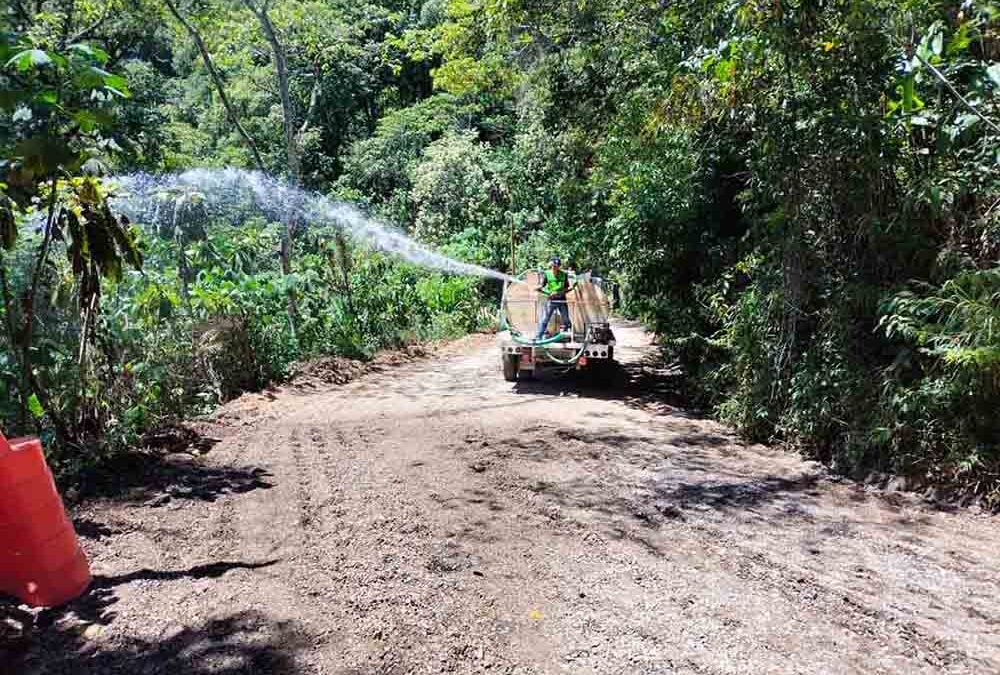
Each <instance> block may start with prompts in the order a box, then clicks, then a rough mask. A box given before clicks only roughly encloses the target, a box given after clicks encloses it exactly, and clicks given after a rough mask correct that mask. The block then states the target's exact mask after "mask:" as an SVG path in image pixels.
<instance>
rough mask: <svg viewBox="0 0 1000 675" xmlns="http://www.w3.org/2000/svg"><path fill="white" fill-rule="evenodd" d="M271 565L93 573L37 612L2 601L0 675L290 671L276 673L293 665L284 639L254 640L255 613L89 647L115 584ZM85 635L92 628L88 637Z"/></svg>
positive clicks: (260, 621) (262, 623)
mask: <svg viewBox="0 0 1000 675" xmlns="http://www.w3.org/2000/svg"><path fill="white" fill-rule="evenodd" d="M277 562H278V561H277V560H267V561H263V562H257V563H248V562H241V561H232V562H216V563H209V564H205V565H195V566H194V567H191V568H189V569H186V570H150V569H141V570H136V571H135V572H130V573H128V574H122V575H118V576H101V575H97V576H95V577H94V581H93V583H92V584H91V586H90V589H89V590H88V591H87V592H86V593H85V594H83V595H82V596H80V597H79V598H77V599H76V600H74V601H72V602H70V603H67V604H66V605H63V606H61V607H56V608H50V609H45V610H42V611H40V612H37V613H34V612H31V611H27V610H25V609H23V608H22V607H21V606H19V605H18V601H17V600H16V599H14V598H2V597H0V675H7V674H8V673H10V674H11V675H12V674H13V673H27V672H38V673H67V674H68V673H95V674H96V673H146V672H154V673H155V672H161V671H163V672H166V671H169V670H173V671H174V672H183V673H194V674H195V675H198V674H201V673H233V674H234V675H235V673H256V672H268V673H270V672H276V673H285V672H293V671H292V670H288V669H286V670H282V668H285V667H289V668H290V664H291V660H290V658H286V656H283V652H282V650H286V651H287V648H288V647H289V645H294V644H295V643H294V642H292V643H288V644H286V642H288V641H287V640H286V639H285V638H284V637H279V638H277V639H275V640H274V641H273V642H265V643H260V641H259V634H260V632H261V631H262V630H264V629H265V628H266V627H267V626H266V620H265V619H264V617H263V615H260V614H254V613H249V614H248V613H241V614H236V615H232V616H230V617H227V618H225V619H217V620H213V621H209V622H207V623H206V624H204V626H203V627H202V628H201V629H185V630H183V631H182V632H180V633H179V634H178V635H177V636H175V637H174V638H171V639H169V640H167V641H165V642H159V643H155V644H154V643H146V642H143V641H139V640H134V641H128V642H126V644H125V645H124V646H121V645H118V644H116V645H114V648H113V649H105V648H104V647H103V645H98V644H97V642H95V640H96V639H97V636H98V635H100V634H101V632H102V631H103V628H104V627H106V626H109V625H111V624H112V623H113V622H114V620H115V619H116V618H117V613H116V612H114V611H113V609H112V608H113V606H114V605H115V604H116V603H117V602H118V597H117V596H116V595H115V593H114V588H115V587H117V586H121V585H123V584H127V583H131V582H135V581H176V580H180V579H206V578H210V579H215V578H218V577H221V576H222V575H223V574H225V573H227V572H229V571H232V570H238V569H246V570H258V569H262V568H266V567H270V566H271V565H274V564H275V563H277ZM251 628H252V630H250V629H251ZM272 628H273V627H272ZM279 628H280V627H279ZM88 630H89V631H92V633H90V634H89V635H88V634H87V632H88ZM245 631H249V637H250V638H251V641H252V643H251V644H245V643H244V642H243V638H242V637H241V636H240V635H239V634H240V633H242V632H245ZM279 632H280V631H279ZM279 647H280V649H279ZM182 652H183V653H182ZM206 657H208V659H209V661H211V660H212V659H215V660H216V661H223V660H224V661H226V662H227V663H230V664H231V665H225V666H224V667H221V668H219V667H217V666H213V665H210V664H208V663H203V661H204V660H205V659H206Z"/></svg>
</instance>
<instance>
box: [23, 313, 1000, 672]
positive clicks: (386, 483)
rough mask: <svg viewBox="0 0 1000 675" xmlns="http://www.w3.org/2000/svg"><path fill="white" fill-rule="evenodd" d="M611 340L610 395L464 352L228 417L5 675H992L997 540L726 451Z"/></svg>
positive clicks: (103, 550)
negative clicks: (617, 366) (529, 376)
mask: <svg viewBox="0 0 1000 675" xmlns="http://www.w3.org/2000/svg"><path fill="white" fill-rule="evenodd" d="M618 332H619V339H620V341H621V342H623V343H624V344H625V347H623V348H620V349H619V353H618V355H619V357H620V358H621V360H622V361H624V362H625V363H626V370H627V372H628V374H629V376H630V377H631V378H632V382H630V383H629V384H623V385H619V386H617V387H614V388H612V389H611V390H609V391H606V392H603V393H602V392H601V391H599V390H598V391H595V390H592V389H589V388H588V387H586V386H584V385H583V384H582V383H581V382H579V381H577V380H574V379H566V378H561V379H556V380H553V381H542V382H527V383H523V384H518V385H511V384H509V383H505V382H504V381H503V379H502V378H501V377H500V374H499V372H498V364H497V359H496V355H495V351H494V349H493V347H492V342H490V341H489V340H488V339H487V338H476V339H471V340H468V341H466V342H465V343H463V345H464V346H463V349H465V350H466V351H465V353H462V352H463V350H462V349H454V350H452V351H453V352H454V353H452V354H451V355H444V356H439V357H437V358H434V359H429V360H423V361H420V362H414V363H409V364H407V365H403V366H400V367H398V368H393V369H387V370H385V371H383V372H381V373H376V374H373V375H369V376H367V377H363V378H361V379H359V380H356V381H354V382H352V383H350V384H347V385H344V386H341V387H332V388H328V389H325V390H323V389H320V390H314V391H308V390H302V389H299V390H292V391H285V392H283V393H280V394H278V395H276V396H271V397H261V396H258V397H252V399H250V400H249V402H247V401H244V402H241V404H240V405H237V406H234V407H232V410H231V411H230V412H229V413H228V414H227V415H228V416H224V417H223V419H225V420H227V424H228V425H229V426H228V427H227V428H226V429H227V430H226V437H225V438H224V439H223V441H222V442H221V443H219V444H218V445H216V446H215V447H214V448H213V449H212V450H211V451H210V452H208V453H207V454H206V455H205V456H204V457H202V458H201V459H200V460H198V461H194V462H188V463H184V464H179V465H176V466H175V467H174V468H173V469H172V470H173V472H174V473H172V474H171V476H170V480H169V481H167V482H168V483H169V484H167V485H164V486H161V487H163V490H162V491H161V493H159V494H157V493H154V494H143V495H142V497H141V500H139V501H137V500H136V499H132V500H127V499H121V498H119V499H116V500H106V501H103V502H97V503H91V504H89V505H87V506H85V507H81V508H80V509H78V510H77V511H76V513H75V516H76V519H77V523H78V526H79V528H80V531H81V533H82V535H83V537H84V544H85V546H86V549H87V552H88V553H89V555H90V556H91V559H92V562H93V568H94V571H95V573H96V574H97V575H98V577H97V580H96V582H95V588H94V590H93V591H92V592H91V594H90V595H88V596H87V597H86V598H84V599H82V600H81V601H79V602H77V603H75V604H74V605H73V606H72V607H70V608H68V609H66V610H61V611H58V612H50V613H46V614H44V615H42V616H40V617H39V624H40V627H39V628H38V629H36V631H35V633H34V634H32V636H31V637H30V639H28V640H26V641H25V643H24V644H23V645H22V646H21V648H20V651H18V652H17V653H14V652H10V653H8V654H7V664H8V666H7V667H8V670H9V671H10V672H18V673H140V674H156V673H165V674H170V675H175V674H178V675H179V674H188V673H193V674H195V675H208V674H209V673H225V674H235V673H276V674H284V673H324V674H327V673H328V674H330V675H349V674H351V675H368V674H373V675H374V674H393V675H403V674H405V673H518V674H522V675H528V674H541V673H574V674H577V673H578V674H586V673H602V674H603V673H608V674H611V673H621V674H632V673H643V674H645V673H649V674H652V673H656V674H668V673H677V674H688V673H690V674H718V675H722V674H732V673H747V674H754V675H756V674H761V673H808V674H820V673H822V674H831V673H865V674H875V673H886V674H890V673H891V674H899V673H914V674H920V673H926V674H928V675H929V674H932V673H933V674H938V673H976V674H983V673H1000V630H998V628H1000V584H998V576H1000V575H998V569H1000V546H998V544H997V543H996V542H997V535H998V533H1000V527H998V525H1000V522H998V521H997V520H995V519H993V518H990V517H987V516H983V515H977V514H973V513H969V512H967V511H946V510H941V509H935V508H932V507H931V506H928V505H924V504H921V503H920V502H919V501H918V500H917V499H916V498H915V497H912V496H908V495H900V494H879V493H875V492H870V491H866V490H865V489H864V488H863V487H861V486H858V485H854V484H851V483H847V482H838V481H833V480H830V479H829V478H827V477H825V474H824V473H823V472H822V471H821V469H820V468H819V467H818V466H816V465H814V464H811V463H807V462H804V461H802V460H801V459H799V458H797V457H794V456H792V455H789V454H786V453H783V452H781V451H778V450H770V449H766V448H761V447H745V446H743V445H741V444H740V443H738V442H737V441H736V440H735V439H734V438H733V437H732V436H731V435H729V434H728V433H727V432H726V430H725V429H723V428H722V427H720V426H718V425H716V424H714V423H711V422H708V421H704V420H701V419H698V418H696V417H693V416H690V415H687V414H685V413H684V412H682V411H678V410H674V409H672V408H670V407H669V406H666V405H665V404H663V403H662V402H659V401H658V400H657V398H656V393H655V391H654V390H655V385H656V383H657V377H656V372H655V371H654V370H653V369H652V368H651V367H648V366H647V367H643V366H642V365H640V362H641V361H642V360H643V359H644V358H646V357H648V356H650V353H651V351H652V350H651V349H650V347H649V346H648V343H649V339H648V336H646V335H645V334H643V333H642V332H641V331H640V330H638V329H637V328H635V327H625V326H623V327H620V328H619V330H618ZM268 398H273V400H266V399H268ZM241 406H242V407H241Z"/></svg>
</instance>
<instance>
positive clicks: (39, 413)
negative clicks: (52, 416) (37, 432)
mask: <svg viewBox="0 0 1000 675" xmlns="http://www.w3.org/2000/svg"><path fill="white" fill-rule="evenodd" d="M28 410H30V411H31V414H32V415H34V416H35V418H36V419H41V418H43V417H45V408H43V407H42V402H41V401H39V400H38V395H37V394H32V395H31V396H29V397H28Z"/></svg>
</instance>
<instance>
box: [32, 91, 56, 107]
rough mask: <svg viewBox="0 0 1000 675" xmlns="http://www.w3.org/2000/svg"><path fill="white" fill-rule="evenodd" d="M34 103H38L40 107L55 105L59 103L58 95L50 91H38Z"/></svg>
mask: <svg viewBox="0 0 1000 675" xmlns="http://www.w3.org/2000/svg"><path fill="white" fill-rule="evenodd" d="M34 101H35V103H40V104H41V105H49V106H51V105H55V104H56V103H58V102H59V93H58V92H55V91H52V90H51V89H50V90H47V91H40V92H38V93H37V94H35V98H34Z"/></svg>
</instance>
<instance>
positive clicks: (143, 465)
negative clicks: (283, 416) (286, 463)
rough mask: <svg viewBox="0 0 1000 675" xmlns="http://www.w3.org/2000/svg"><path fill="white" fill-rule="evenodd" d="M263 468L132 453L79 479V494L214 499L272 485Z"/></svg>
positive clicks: (135, 498) (134, 498) (123, 498)
mask: <svg viewBox="0 0 1000 675" xmlns="http://www.w3.org/2000/svg"><path fill="white" fill-rule="evenodd" d="M270 477H271V474H269V473H268V472H267V471H265V470H264V469H262V468H260V467H238V466H223V467H219V466H209V465H207V464H205V463H204V462H203V461H201V460H200V459H198V458H197V457H189V456H186V455H163V454H160V453H154V452H133V453H126V454H123V455H121V456H118V457H116V458H114V459H112V460H109V461H108V462H107V463H105V464H103V465H101V466H99V467H97V468H95V469H93V470H91V471H89V472H88V473H86V474H84V475H83V476H81V478H80V481H79V483H80V496H81V497H85V498H94V497H103V498H107V499H112V500H115V501H145V500H148V499H151V498H153V497H157V496H159V497H161V500H160V501H161V502H163V503H166V502H168V501H170V500H171V499H195V500H201V501H207V502H214V501H215V500H216V499H218V498H219V497H220V496H222V495H227V494H242V493H244V492H250V491H252V490H267V489H269V488H271V487H272V484H271V483H270V482H269V481H268V479H269V478H270Z"/></svg>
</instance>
